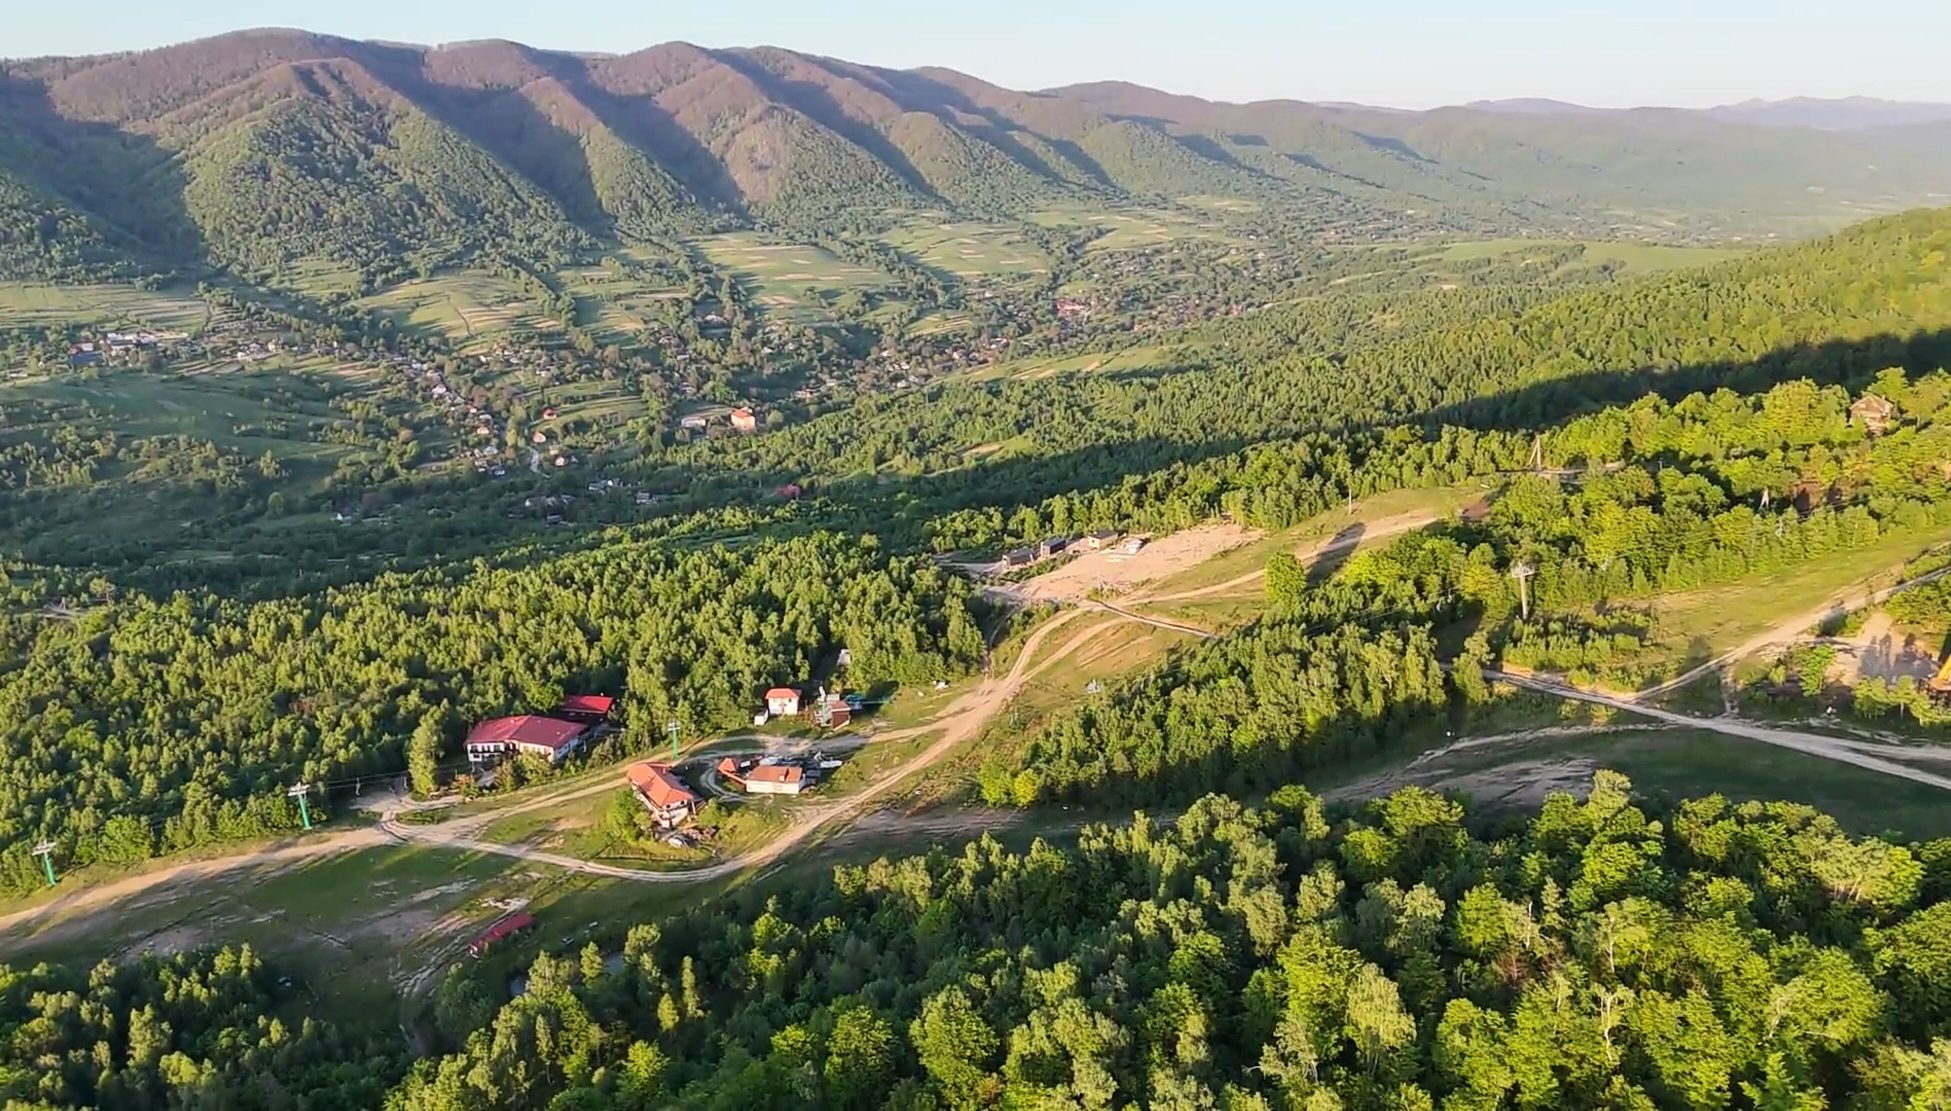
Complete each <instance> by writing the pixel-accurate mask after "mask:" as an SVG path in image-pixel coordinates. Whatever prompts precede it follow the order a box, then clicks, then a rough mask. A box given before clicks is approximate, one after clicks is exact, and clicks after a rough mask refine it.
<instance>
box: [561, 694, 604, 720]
mask: <svg viewBox="0 0 1951 1111" xmlns="http://www.w3.org/2000/svg"><path fill="white" fill-rule="evenodd" d="M615 707H616V699H614V698H611V697H610V696H609V695H607V694H565V695H563V696H562V704H561V705H560V706H557V707H556V708H555V712H556V713H557V714H558V715H560V716H562V717H565V718H567V719H569V720H570V721H582V722H588V723H589V724H591V725H594V724H596V723H597V722H599V721H608V720H609V718H610V711H611V710H612V709H614V708H615Z"/></svg>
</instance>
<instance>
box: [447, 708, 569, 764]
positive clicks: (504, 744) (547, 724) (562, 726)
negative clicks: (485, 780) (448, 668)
mask: <svg viewBox="0 0 1951 1111" xmlns="http://www.w3.org/2000/svg"><path fill="white" fill-rule="evenodd" d="M588 735H589V727H588V726H586V725H583V724H581V723H580V722H574V721H564V720H562V719H561V718H549V717H543V716H542V715H540V714H517V715H515V716H514V717H506V718H489V719H488V720H487V721H484V722H482V723H480V724H479V725H476V726H475V727H474V728H473V729H470V730H468V733H467V758H468V759H469V760H472V761H474V762H475V763H477V764H478V763H483V762H486V761H491V760H498V759H500V758H501V757H504V756H508V755H510V754H515V755H521V756H540V757H542V758H543V759H545V760H547V761H548V762H549V763H551V764H555V763H559V762H561V760H562V758H563V757H565V756H568V755H569V754H570V753H572V752H574V751H576V749H577V748H579V747H581V745H582V743H583V741H584V740H585V739H587V738H588Z"/></svg>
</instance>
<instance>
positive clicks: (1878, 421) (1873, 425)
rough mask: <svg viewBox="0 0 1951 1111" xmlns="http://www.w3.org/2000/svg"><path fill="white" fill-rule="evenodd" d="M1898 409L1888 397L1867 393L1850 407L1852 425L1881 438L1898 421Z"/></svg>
mask: <svg viewBox="0 0 1951 1111" xmlns="http://www.w3.org/2000/svg"><path fill="white" fill-rule="evenodd" d="M1896 416H1897V407H1896V405H1894V404H1892V403H1891V401H1890V399H1889V398H1887V397H1879V396H1877V395H1876V394H1873V393H1866V394H1864V395H1863V396H1862V397H1859V398H1857V399H1856V402H1855V404H1853V405H1851V406H1850V407H1849V419H1850V423H1852V424H1854V425H1857V426H1858V427H1860V428H1862V429H1863V431H1864V432H1867V433H1869V434H1870V435H1872V436H1881V435H1883V434H1884V432H1886V431H1888V430H1889V428H1890V425H1891V423H1892V422H1893V421H1894V420H1895V419H1896Z"/></svg>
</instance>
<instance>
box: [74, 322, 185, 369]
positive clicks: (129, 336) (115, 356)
mask: <svg viewBox="0 0 1951 1111" xmlns="http://www.w3.org/2000/svg"><path fill="white" fill-rule="evenodd" d="M189 338H190V335H189V333H188V332H152V331H149V330H148V329H143V330H141V331H135V332H108V333H106V334H104V335H102V336H100V337H98V338H96V339H89V340H82V341H80V342H79V343H71V344H69V345H68V362H69V364H70V365H73V366H88V365H90V364H93V363H99V362H103V361H109V362H115V361H122V360H127V359H130V358H132V357H135V356H146V355H147V354H148V353H149V352H150V351H152V350H164V349H168V348H172V347H174V345H176V344H179V343H182V342H183V341H185V340H187V339H189Z"/></svg>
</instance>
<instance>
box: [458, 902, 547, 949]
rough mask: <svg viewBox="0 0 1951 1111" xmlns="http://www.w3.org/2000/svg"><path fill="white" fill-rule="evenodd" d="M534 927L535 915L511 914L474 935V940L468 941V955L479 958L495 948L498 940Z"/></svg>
mask: <svg viewBox="0 0 1951 1111" xmlns="http://www.w3.org/2000/svg"><path fill="white" fill-rule="evenodd" d="M534 928H535V916H534V915H531V914H525V913H516V914H511V915H509V916H508V917H506V918H504V919H502V920H501V921H499V922H496V923H495V924H494V925H492V926H489V927H488V928H487V929H485V930H482V931H481V932H480V933H478V934H476V935H474V940H473V941H470V942H468V943H467V955H468V956H470V957H475V958H477V959H478V958H479V957H480V956H481V954H483V953H485V952H487V951H488V950H489V949H490V948H493V946H494V944H495V943H496V942H498V941H502V940H505V939H507V938H511V937H513V936H515V935H516V934H518V933H521V932H522V931H524V930H531V929H534Z"/></svg>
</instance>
